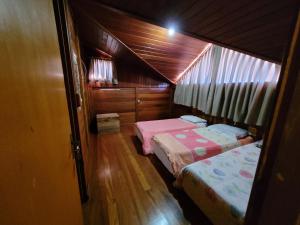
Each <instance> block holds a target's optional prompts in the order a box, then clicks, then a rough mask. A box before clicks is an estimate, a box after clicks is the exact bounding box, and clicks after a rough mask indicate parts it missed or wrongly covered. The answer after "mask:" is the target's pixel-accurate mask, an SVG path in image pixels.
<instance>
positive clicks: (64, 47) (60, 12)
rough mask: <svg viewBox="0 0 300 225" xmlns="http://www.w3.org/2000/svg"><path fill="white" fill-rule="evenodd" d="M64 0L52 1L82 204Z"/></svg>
mask: <svg viewBox="0 0 300 225" xmlns="http://www.w3.org/2000/svg"><path fill="white" fill-rule="evenodd" d="M67 3H68V2H67V1H66V0H53V7H54V14H55V22H56V28H57V35H58V41H59V46H60V54H61V61H62V67H63V72H64V80H65V87H66V96H67V102H68V110H69V117H70V125H71V132H72V133H71V134H70V138H71V144H72V154H73V157H74V160H75V164H76V171H77V178H78V185H79V190H80V199H81V202H82V203H84V202H86V201H87V200H88V194H87V186H86V179H85V175H84V162H83V157H82V151H81V149H82V148H81V141H80V130H79V122H78V115H77V100H76V94H75V89H74V78H73V77H74V76H73V72H72V61H71V59H72V57H71V50H70V41H69V40H70V37H69V35H68V27H67V20H66V6H67Z"/></svg>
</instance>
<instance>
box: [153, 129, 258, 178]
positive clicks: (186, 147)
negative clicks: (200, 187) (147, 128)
mask: <svg viewBox="0 0 300 225" xmlns="http://www.w3.org/2000/svg"><path fill="white" fill-rule="evenodd" d="M252 140H253V139H252V138H250V137H246V138H243V139H239V140H238V139H237V138H236V137H235V136H233V135H229V134H226V133H224V132H221V131H217V130H214V129H211V128H209V127H204V128H197V129H187V130H176V131H170V132H165V133H159V134H156V135H154V137H153V152H154V154H155V155H156V156H157V157H158V159H159V160H160V161H161V162H162V163H163V165H164V166H165V167H166V168H167V169H168V170H169V172H170V173H172V174H173V175H174V176H175V177H176V176H177V175H178V174H179V172H180V171H181V169H182V168H183V167H184V166H186V165H189V164H191V163H193V162H196V161H199V160H203V159H206V158H209V157H212V156H214V155H217V154H220V153H222V152H225V151H228V150H230V149H233V148H236V147H239V146H241V145H244V144H248V143H251V142H252Z"/></svg>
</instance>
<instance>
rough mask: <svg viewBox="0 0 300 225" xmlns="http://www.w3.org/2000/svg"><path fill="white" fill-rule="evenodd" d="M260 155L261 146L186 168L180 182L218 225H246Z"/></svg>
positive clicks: (252, 145)
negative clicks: (245, 219) (244, 223)
mask: <svg viewBox="0 0 300 225" xmlns="http://www.w3.org/2000/svg"><path fill="white" fill-rule="evenodd" d="M259 155H260V148H259V147H257V143H251V144H248V145H244V146H240V147H238V148H235V149H232V150H230V151H227V152H225V153H222V154H219V155H217V156H214V157H211V158H209V159H205V160H202V161H199V162H195V163H192V164H190V165H188V166H186V167H185V168H184V169H183V170H182V172H181V174H180V176H179V177H178V178H177V185H179V186H181V187H182V188H183V190H184V191H185V192H186V193H187V194H188V196H189V197H190V198H191V199H192V200H193V201H194V202H195V203H196V204H197V205H198V206H199V208H200V209H201V210H202V211H203V212H204V213H205V214H206V215H207V216H208V217H209V218H210V220H211V221H212V222H213V224H215V225H222V224H224V221H226V224H227V225H236V224H242V223H243V220H244V217H245V213H246V210H247V206H248V201H249V196H250V192H251V189H252V184H253V180H254V176H255V172H256V167H257V163H258V159H259Z"/></svg>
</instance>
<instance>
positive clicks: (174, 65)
mask: <svg viewBox="0 0 300 225" xmlns="http://www.w3.org/2000/svg"><path fill="white" fill-rule="evenodd" d="M72 6H73V8H74V11H75V17H76V18H75V19H76V22H77V25H78V28H79V35H80V38H81V39H82V40H83V41H84V42H85V43H86V45H89V46H92V45H93V46H95V47H97V48H99V49H101V50H104V51H105V52H107V53H109V54H111V55H113V56H114V57H119V58H120V57H121V56H123V58H124V48H123V46H127V47H129V49H130V50H132V51H133V53H134V54H136V56H138V57H139V58H140V59H142V60H143V61H144V62H145V63H146V64H148V65H149V66H151V67H152V68H153V69H154V70H156V71H157V72H158V73H160V74H161V75H162V76H164V77H165V78H167V79H168V80H169V81H171V82H172V83H174V82H175V81H176V80H177V78H178V76H179V75H180V74H181V73H182V72H183V71H184V70H185V69H186V68H187V67H188V66H189V65H190V63H191V62H192V61H193V60H194V59H195V58H196V57H197V56H198V55H199V54H200V53H201V52H202V51H203V50H204V49H205V47H206V46H207V44H208V43H207V42H204V41H201V40H198V39H195V38H193V37H189V36H186V35H183V34H180V33H175V34H174V35H173V36H169V35H168V30H167V29H165V28H162V27H159V26H156V25H153V24H150V23H147V22H144V21H141V20H138V19H136V18H132V17H130V16H128V15H126V14H124V13H121V12H119V11H116V10H113V9H111V8H108V7H105V6H103V5H102V4H98V3H95V2H86V1H84V2H83V1H77V2H76V3H74V2H73V3H72ZM114 37H115V38H114ZM116 40H118V41H116ZM120 43H122V44H121V45H120ZM123 44H124V45H123ZM122 45H123V46H122ZM122 52H123V53H122ZM121 53H122V54H121Z"/></svg>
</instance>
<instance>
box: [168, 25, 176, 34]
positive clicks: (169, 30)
mask: <svg viewBox="0 0 300 225" xmlns="http://www.w3.org/2000/svg"><path fill="white" fill-rule="evenodd" d="M168 34H169V36H173V35H174V34H175V29H174V28H173V27H170V28H169V29H168Z"/></svg>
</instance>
